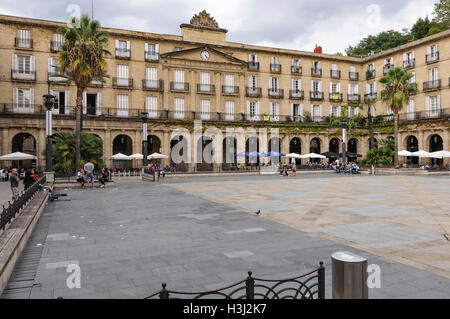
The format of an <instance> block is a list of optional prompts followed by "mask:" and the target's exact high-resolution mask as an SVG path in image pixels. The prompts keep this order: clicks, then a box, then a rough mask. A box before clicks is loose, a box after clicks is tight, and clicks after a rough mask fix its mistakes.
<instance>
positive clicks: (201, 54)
mask: <svg viewBox="0 0 450 319" xmlns="http://www.w3.org/2000/svg"><path fill="white" fill-rule="evenodd" d="M200 56H201V57H202V59H203V60H209V52H208V51H202V53H200Z"/></svg>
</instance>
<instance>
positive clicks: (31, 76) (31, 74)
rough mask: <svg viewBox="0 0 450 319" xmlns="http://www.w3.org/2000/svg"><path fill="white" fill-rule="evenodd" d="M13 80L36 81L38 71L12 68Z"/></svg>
mask: <svg viewBox="0 0 450 319" xmlns="http://www.w3.org/2000/svg"><path fill="white" fill-rule="evenodd" d="M11 80H13V81H27V82H28V81H36V71H24V70H14V69H13V70H11Z"/></svg>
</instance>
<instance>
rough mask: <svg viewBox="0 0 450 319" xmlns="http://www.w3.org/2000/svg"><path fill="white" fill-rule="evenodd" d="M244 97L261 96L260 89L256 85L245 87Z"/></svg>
mask: <svg viewBox="0 0 450 319" xmlns="http://www.w3.org/2000/svg"><path fill="white" fill-rule="evenodd" d="M245 96H246V97H262V89H261V88H257V87H248V86H247V87H246V88H245Z"/></svg>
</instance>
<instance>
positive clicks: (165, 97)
mask: <svg viewBox="0 0 450 319" xmlns="http://www.w3.org/2000/svg"><path fill="white" fill-rule="evenodd" d="M169 75H170V74H169V68H163V79H165V83H164V92H163V94H162V96H161V110H170V109H171V106H170V105H169V91H170V76H169Z"/></svg>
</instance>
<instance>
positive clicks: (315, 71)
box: [311, 68, 322, 76]
mask: <svg viewBox="0 0 450 319" xmlns="http://www.w3.org/2000/svg"><path fill="white" fill-rule="evenodd" d="M311 75H312V76H322V69H315V68H311Z"/></svg>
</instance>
